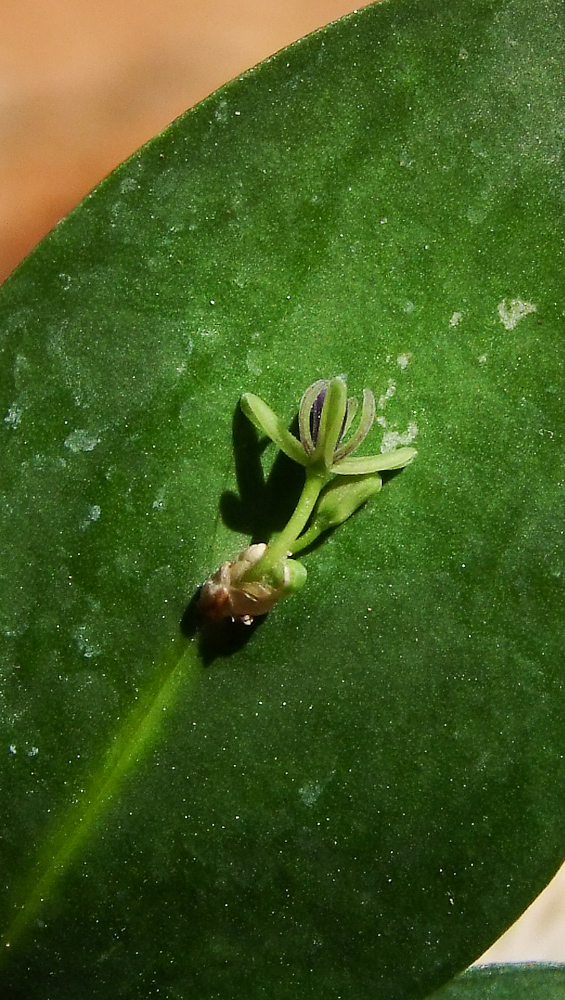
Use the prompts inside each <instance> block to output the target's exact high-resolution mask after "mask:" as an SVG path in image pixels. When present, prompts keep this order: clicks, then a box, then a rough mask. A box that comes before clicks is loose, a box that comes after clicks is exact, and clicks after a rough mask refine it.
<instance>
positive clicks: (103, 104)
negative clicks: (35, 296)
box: [0, 0, 565, 961]
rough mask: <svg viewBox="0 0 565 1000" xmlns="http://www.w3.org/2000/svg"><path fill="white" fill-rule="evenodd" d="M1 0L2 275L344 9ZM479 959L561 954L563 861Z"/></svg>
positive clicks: (255, 2)
mask: <svg viewBox="0 0 565 1000" xmlns="http://www.w3.org/2000/svg"><path fill="white" fill-rule="evenodd" d="M1 3H2V6H1V9H0V281H2V280H3V279H4V278H5V277H6V276H7V275H8V274H9V273H10V271H12V270H13V268H14V267H15V266H16V264H18V263H19V261H20V260H21V259H22V258H23V257H24V256H25V255H26V254H27V253H28V252H29V251H30V250H31V249H32V247H33V246H34V245H35V244H36V243H37V242H38V240H40V239H41V237H42V236H44V235H45V233H46V232H48V230H49V229H51V227H52V226H53V225H54V224H55V223H56V222H57V221H58V220H59V219H60V218H62V216H64V215H66V213H67V212H68V211H69V210H70V209H71V208H72V207H73V206H74V205H76V203H77V202H78V201H79V200H80V199H81V198H82V197H83V196H84V195H85V194H87V193H88V191H90V190H91V188H92V187H94V185H95V184H96V183H97V182H98V181H99V180H101V179H102V178H103V177H104V176H105V175H106V174H107V173H109V171H110V170H112V169H113V168H114V167H115V166H117V164H118V163H120V162H121V161H122V160H123V159H125V158H126V157H127V156H128V155H129V154H130V153H132V152H134V150H136V149H137V148H138V147H139V146H140V145H142V144H143V143H144V142H146V141H147V140H148V139H150V138H151V136H153V135H154V134H155V133H156V132H158V131H160V129H162V128H163V127H164V126H165V125H167V124H168V123H169V122H170V121H171V120H172V119H173V118H175V117H176V116H177V115H179V114H180V113H181V112H182V111H185V110H186V109H187V108H189V107H191V106H192V105H193V104H195V103H197V101H199V100H201V99H202V98H203V97H205V96H206V95H207V94H209V93H211V92H212V91H213V90H215V89H216V88H217V87H219V86H220V85H221V84H223V83H226V82H227V81H228V80H230V79H231V78H232V77H234V76H237V75H238V74H239V73H241V72H243V71H244V70H246V69H248V68H249V67H250V66H253V65H254V64H255V63H257V62H259V61H260V60H261V59H264V58H265V57H266V56H268V55H271V54H272V53H273V52H275V51H277V50H278V49H280V48H282V47H283V46H285V45H288V44H289V43H290V42H292V41H294V40H295V39H296V38H300V37H301V36H302V35H305V34H307V33H308V32H310V31H313V30H314V29H315V28H318V27H321V26H322V25H323V24H326V23H327V22H328V21H331V20H334V19H336V18H338V17H341V16H342V15H343V14H346V13H348V12H349V11H351V10H353V9H354V7H355V4H354V3H352V2H348V0H284V3H280V2H276V0H231V2H230V0H214V2H211V0H200V2H199V3H194V2H191V0H142V2H140V0H118V2H117V3H116V2H115V0H96V3H93V2H92V0H1ZM358 6H362V4H359V5H358ZM486 958H487V959H488V960H489V961H528V960H538V961H540V960H545V961H565V868H564V869H562V870H561V872H560V874H559V876H558V877H557V878H556V880H555V881H554V883H553V884H552V886H550V887H549V889H548V890H546V892H545V893H544V894H543V895H542V897H540V899H539V900H538V902H537V903H536V904H534V906H533V907H532V908H531V909H530V911H528V913H527V914H526V915H525V917H524V918H523V919H522V920H521V921H520V922H519V923H518V924H517V925H516V926H515V927H514V928H513V929H512V930H511V931H510V932H509V933H508V934H507V935H505V937H504V938H502V939H501V941H500V942H499V943H498V944H497V945H495V946H494V948H492V949H491V950H490V952H488V953H487V956H486Z"/></svg>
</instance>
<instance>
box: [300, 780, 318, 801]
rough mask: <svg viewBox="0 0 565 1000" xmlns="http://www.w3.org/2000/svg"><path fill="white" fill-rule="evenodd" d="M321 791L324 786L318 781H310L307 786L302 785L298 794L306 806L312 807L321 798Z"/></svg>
mask: <svg viewBox="0 0 565 1000" xmlns="http://www.w3.org/2000/svg"><path fill="white" fill-rule="evenodd" d="M321 791H322V785H320V783H319V782H318V781H308V782H306V784H305V785H302V788H299V789H298V794H299V795H300V798H301V799H302V801H303V803H304V805H305V806H310V807H312V806H313V805H315V803H316V801H317V799H318V798H319V796H320V792H321Z"/></svg>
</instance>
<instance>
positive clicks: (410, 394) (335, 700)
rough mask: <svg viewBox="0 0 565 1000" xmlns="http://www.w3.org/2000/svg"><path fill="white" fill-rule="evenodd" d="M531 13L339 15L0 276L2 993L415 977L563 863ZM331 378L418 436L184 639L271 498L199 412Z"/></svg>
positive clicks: (553, 4)
mask: <svg viewBox="0 0 565 1000" xmlns="http://www.w3.org/2000/svg"><path fill="white" fill-rule="evenodd" d="M563 16H564V14H563V5H562V4H561V3H560V2H558V0H543V2H541V3H539V4H531V3H526V2H525V0H472V2H469V0H466V2H464V3H463V2H460V0H456V2H454V0H420V2H417V3H416V2H414V0H387V2H385V3H383V4H380V5H377V6H374V7H370V8H366V9H365V10H363V11H361V12H360V13H359V14H354V15H352V16H351V17H349V18H346V19H344V20H343V21H341V22H339V23H337V24H335V25H332V26H330V27H329V28H328V29H327V30H325V31H323V32H321V33H318V34H316V35H314V36H311V37H310V38H308V39H306V40H304V41H302V42H300V43H298V44H297V45H295V46H293V47H291V48H290V49H289V50H287V51H285V52H283V53H280V54H279V55H278V56H276V57H275V58H273V59H272V60H270V61H268V62H267V63H265V64H263V65H262V66H261V67H259V68H258V69H257V70H255V71H253V72H251V73H249V74H247V75H246V76H245V77H243V78H242V79H241V80H238V81H235V82H234V83H233V84H231V85H230V86H228V87H227V88H224V89H223V90H222V91H220V92H218V93H217V94H215V95H213V96H212V97H211V98H210V99H209V100H207V101H205V102H204V103H203V104H201V105H200V106H199V107H198V108H196V109H195V110H194V111H192V112H190V113H189V114H188V115H186V116H185V117H183V118H181V119H179V120H178V121H177V122H176V123H175V124H174V125H173V126H171V128H170V129H169V130H167V131H166V132H165V133H164V134H163V135H162V136H160V137H158V138H157V139H156V140H155V141H154V142H153V143H151V144H150V145H149V146H147V147H145V148H144V149H143V150H142V151H141V152H140V153H139V154H138V155H137V156H135V157H134V158H133V159H131V160H130V161H129V162H128V163H126V164H125V165H124V166H123V167H121V168H120V169H119V170H118V171H117V172H115V173H114V174H113V175H112V176H111V177H110V178H109V179H108V180H107V181H106V182H105V183H104V184H103V185H101V187H100V188H99V189H98V190H97V191H96V192H95V193H94V194H93V195H92V196H91V197H90V198H88V199H87V200H86V201H85V202H84V203H83V204H82V205H81V206H80V207H79V209H78V210H77V211H76V212H74V213H73V214H72V215H71V216H70V217H69V218H68V219H67V220H66V221H65V222H64V223H63V224H61V225H60V226H59V227H58V228H57V230H55V231H54V232H53V234H52V235H51V236H50V237H49V238H48V239H46V240H45V241H44V242H43V243H42V244H41V245H40V247H39V248H38V249H37V251H36V252H35V253H34V254H32V255H31V257H29V258H28V260H27V261H26V262H25V263H24V264H23V265H22V267H21V268H20V269H19V270H18V271H17V272H16V274H15V275H14V276H13V277H12V278H11V279H10V280H9V281H8V282H7V283H6V285H5V286H4V288H3V289H2V294H1V296H0V312H1V318H0V327H1V330H2V341H1V343H2V368H1V376H0V394H1V400H0V403H1V406H2V413H3V414H4V417H5V419H4V422H3V424H2V438H3V441H2V459H1V482H0V490H1V493H2V507H1V512H2V517H1V531H0V544H1V547H2V553H3V558H2V565H1V568H0V588H1V591H0V592H1V612H0V614H1V634H2V637H3V642H2V677H3V679H2V685H1V700H0V707H1V718H2V733H3V743H2V746H3V751H2V754H1V768H2V771H1V774H0V787H1V789H2V827H1V833H0V836H1V840H0V850H1V857H2V880H1V891H2V899H3V902H2V909H1V914H2V921H3V925H4V934H5V938H4V940H5V942H6V943H7V945H9V947H8V946H7V947H6V948H5V952H4V955H3V964H2V970H1V972H0V981H1V982H2V984H3V985H2V994H3V995H5V996H9V997H10V998H11V1000H30V998H33V1000H63V998H65V1000H66V998H68V997H70V996H72V997H75V996H80V997H81V998H84V1000H90V998H107V997H108V998H110V997H112V998H114V997H116V996H120V997H127V998H128V1000H129V998H133V997H140V998H143V1000H145V998H148V997H153V996H155V997H157V996H159V997H163V996H166V997H168V998H175V1000H176V998H183V1000H184V998H188V997H190V998H191V1000H208V998H211V997H218V998H229V1000H232V998H237V997H245V998H246V1000H255V998H259V997H264V996H265V995H268V994H272V995H275V996H276V997H277V1000H287V998H288V1000H291V998H292V1000H295V998H296V997H297V996H300V997H316V998H317V997H324V998H325V1000H337V998H338V997H348V998H350V1000H356V998H359V1000H360V998H366V997H368V996H371V998H373V1000H378V998H383V1000H384V998H386V1000H395V998H400V997H406V998H408V997H414V998H416V997H419V996H423V995H425V994H427V993H429V991H430V990H432V989H434V988H435V987H437V986H439V985H440V984H441V983H442V982H445V981H446V980H447V979H448V978H450V977H451V976H452V975H453V974H455V973H456V972H458V971H460V970H461V969H463V968H464V967H465V966H466V965H467V964H469V962H470V961H472V960H473V959H474V958H476V957H477V955H479V954H480V953H481V952H482V951H483V949H484V948H485V947H486V946H487V945H488V944H489V943H491V941H492V940H493V939H494V938H495V937H496V936H497V935H498V934H499V933H500V932H501V931H502V930H503V929H504V928H505V927H506V926H507V925H508V924H509V923H510V922H511V921H512V920H513V919H514V918H515V917H516V916H517V915H518V913H519V912H520V911H521V910H522V909H523V908H524V907H525V906H526V905H527V903H528V902H529V901H530V900H531V898H532V897H533V896H534V895H535V893H536V892H537V891H538V890H539V889H541V888H542V886H543V884H544V883H545V882H546V881H547V880H548V879H549V877H550V875H551V874H552V873H553V872H554V870H555V869H556V868H557V867H558V864H559V862H560V861H561V860H562V858H563V854H564V853H565V851H564V843H563V829H564V820H565V797H564V796H563V752H564V751H563V745H564V739H563V732H564V727H563V707H564V705H563V702H564V698H563V686H564V685H563V678H564V669H563V657H562V645H563V625H564V618H565V611H564V608H565V602H564V596H565V594H564V580H565V575H564V567H565V534H564V509H565V506H564V504H565V486H564V479H563V432H564V425H565V417H564V413H565V409H564V401H563V385H564V380H563V366H564V344H563V335H564V327H565V320H564V310H565V305H564V294H563V293H564V285H565V281H564V278H563V274H564V266H563V265H564V261H563V226H562V218H563V191H564V185H563V166H562V160H561V156H562V144H563V134H564V124H565V115H564V97H563V65H564V59H565V53H564V51H563V49H564V45H563V37H564V33H563ZM343 372H345V373H346V374H347V376H348V379H349V383H350V388H351V390H352V391H356V392H357V393H359V392H360V391H361V389H362V388H363V387H364V386H365V385H369V386H370V387H371V388H372V389H373V390H374V391H375V394H376V396H377V398H379V397H380V399H379V408H378V414H379V423H378V424H377V425H376V427H375V429H374V430H373V432H372V434H371V435H370V437H369V439H368V441H367V443H366V450H365V453H366V454H369V453H374V452H375V451H378V448H379V441H380V439H381V437H382V438H383V443H384V444H385V446H386V443H387V442H388V443H389V444H391V443H394V442H400V443H409V442H412V441H413V442H414V443H415V444H416V446H417V447H418V448H419V455H418V457H417V459H416V461H415V463H414V465H412V466H411V467H409V468H408V469H406V470H404V471H403V472H401V473H400V474H398V475H395V476H393V477H390V478H389V481H388V482H387V483H386V484H385V486H384V489H383V490H382V492H381V493H380V494H379V495H378V496H377V497H375V498H374V500H371V501H370V502H369V504H368V505H367V506H366V507H365V508H364V509H363V510H362V511H361V512H360V513H358V514H357V515H355V516H354V517H353V518H352V519H351V521H349V522H347V523H346V524H345V525H343V526H342V527H340V528H339V529H338V530H337V531H336V532H335V533H334V534H333V535H332V536H331V537H330V538H329V539H327V540H326V541H325V542H324V544H323V545H322V546H320V547H319V548H317V549H316V550H315V551H313V552H311V553H310V554H308V555H307V556H306V557H305V563H306V565H307V568H308V582H307V585H306V587H305V588H304V589H303V590H302V591H301V592H300V593H299V594H297V595H295V596H294V597H292V598H291V599H289V600H288V601H287V602H286V603H285V604H282V605H281V606H280V607H277V608H276V609H275V610H274V611H273V612H272V613H271V614H270V615H269V616H268V618H267V620H265V621H264V622H263V624H262V625H261V626H260V627H259V628H257V629H256V630H255V631H254V632H253V633H252V634H250V635H249V637H248V638H249V641H248V642H247V643H237V642H232V643H231V645H230V642H227V643H226V644H225V645H224V646H222V643H221V642H220V641H219V640H218V641H216V638H215V637H214V636H212V638H210V637H208V639H207V640H206V642H205V643H204V652H205V653H206V665H204V664H203V662H202V661H201V659H200V657H199V652H198V648H199V643H198V641H197V640H195V639H193V638H190V637H188V638H183V637H182V636H181V635H180V630H179V621H180V620H181V618H182V616H183V614H184V612H185V609H186V607H187V604H188V602H189V601H190V599H191V597H192V595H193V594H194V592H195V588H197V587H198V585H199V584H200V583H201V582H202V580H203V579H204V578H205V577H206V576H207V575H208V574H209V573H211V572H212V571H214V570H215V569H216V567H217V566H218V564H219V563H220V562H221V561H222V560H223V559H225V558H229V557H233V556H234V555H235V554H236V553H237V552H238V550H239V548H240V547H241V546H242V545H245V544H247V542H248V540H249V538H250V537H252V536H253V537H255V538H262V537H265V534H266V532H268V531H270V530H273V528H276V527H280V518H281V517H282V516H283V514H284V511H285V508H287V506H288V504H291V502H292V498H293V496H294V495H295V492H296V489H297V488H298V486H299V477H300V470H299V469H298V467H296V472H297V474H296V476H295V475H294V467H293V466H292V465H291V464H290V463H287V462H286V460H284V461H282V462H277V463H276V465H275V468H274V470H273V474H272V476H271V478H270V479H269V484H268V487H266V488H263V487H262V485H261V479H260V476H259V474H258V471H259V470H258V463H259V457H260V456H259V451H258V448H257V439H256V437H254V432H253V429H252V428H250V425H249V424H248V423H247V422H246V421H245V420H244V418H243V417H242V416H241V415H240V416H238V414H237V410H236V406H237V401H238V398H239V396H240V395H241V393H242V392H244V391H251V392H255V393H257V394H259V395H260V396H262V397H263V398H264V399H266V400H267V401H268V403H269V404H270V405H271V406H272V407H273V408H274V409H275V411H276V412H277V413H278V414H279V415H280V416H281V417H282V418H283V419H284V420H285V421H286V422H287V423H288V424H290V422H291V421H292V419H293V418H294V417H295V416H296V412H297V406H298V401H299V399H300V395H301V393H302V392H303V390H304V389H305V387H306V386H307V385H308V384H309V383H310V382H313V381H314V379H316V378H328V377H331V376H333V375H335V374H338V373H343ZM234 415H235V416H234ZM232 431H233V436H234V440H235V454H234V442H233V441H232ZM363 449H365V445H364V446H363ZM363 449H362V450H363ZM272 459H273V450H272V449H271V450H267V451H265V452H264V454H263V455H262V461H263V462H264V466H265V469H266V470H267V471H268V470H269V469H270V465H271V463H272ZM236 468H237V475H236ZM238 487H239V491H240V493H239V498H238V496H237V495H234V494H237V489H238ZM200 646H202V643H200ZM237 647H239V648H237ZM227 653H231V654H232V655H226V654H227ZM214 654H216V655H214Z"/></svg>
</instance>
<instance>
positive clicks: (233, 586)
mask: <svg viewBox="0 0 565 1000" xmlns="http://www.w3.org/2000/svg"><path fill="white" fill-rule="evenodd" d="M266 550H267V546H266V545H265V543H264V542H261V543H260V544H258V545H250V546H249V547H248V548H246V549H244V550H243V552H240V554H239V556H238V557H237V559H236V560H234V562H224V563H222V565H221V566H220V568H219V569H217V570H216V572H215V573H214V574H213V575H212V576H211V577H209V578H208V579H207V580H206V582H205V583H204V584H203V586H202V590H201V592H200V600H199V602H198V609H199V611H201V612H202V614H205V615H207V616H208V617H209V618H215V619H218V620H219V619H221V618H231V619H232V620H233V621H240V622H243V624H244V625H251V623H252V621H253V619H254V618H255V617H256V616H257V615H266V614H267V612H268V611H270V610H271V608H272V607H274V605H275V604H276V603H277V601H279V600H280V599H281V597H282V596H283V594H284V591H285V589H286V584H287V583H288V580H285V579H283V582H282V584H281V585H280V586H278V587H276V586H272V585H271V584H269V583H266V582H265V581H263V582H259V581H257V582H254V581H252V580H250V581H249V582H245V583H243V582H242V577H243V576H244V574H245V573H247V572H248V571H249V570H250V569H251V567H252V566H254V565H255V563H257V562H258V561H259V559H261V557H262V556H263V555H264V554H265V552H266ZM287 570H288V568H287ZM287 575H289V574H287Z"/></svg>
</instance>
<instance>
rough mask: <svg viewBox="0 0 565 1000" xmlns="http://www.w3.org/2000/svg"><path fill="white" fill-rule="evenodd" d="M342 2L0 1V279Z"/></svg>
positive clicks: (341, 10) (345, 3)
mask: <svg viewBox="0 0 565 1000" xmlns="http://www.w3.org/2000/svg"><path fill="white" fill-rule="evenodd" d="M354 8H355V4H354V3H353V2H350V0H284V3H277V2H275V0H231V2H230V0H213V2H212V0H200V2H199V3H195V2H191V0H141V2H140V0H118V2H117V3H116V2H115V0H96V3H93V2H92V0H1V8H0V281H2V280H3V279H4V278H5V277H6V276H7V275H8V274H9V273H10V271H11V270H12V269H13V268H14V267H15V266H16V264H17V263H18V262H19V261H20V260H21V259H22V258H23V257H24V256H25V255H26V254H27V253H28V252H29V251H30V250H31V249H32V247H33V246H34V245H35V244H36V243H37V242H38V240H40V239H41V237H42V236H44V235H45V233H46V232H48V230H49V229H51V228H52V226H53V225H54V224H55V223H56V222H57V221H58V220H59V219H60V218H62V216H64V215H66V213H67V212H68V211H69V210H70V209H71V208H72V207H73V206H74V205H76V204H77V202H78V201H80V199H81V198H82V197H83V196H84V195H85V194H87V193H88V191H90V190H91V189H92V188H93V187H94V185H95V184H96V183H97V182H98V181H99V180H101V179H102V178H103V177H104V176H105V175H106V174H107V173H109V172H110V170H112V169H113V168H114V167H115V166H117V164H118V163H120V162H121V161H122V160H124V159H125V158H126V157H127V156H128V155H129V154H130V153H133V152H134V150H136V149H137V148H138V147H139V146H141V145H142V144H143V143H144V142H146V141H147V140H148V139H150V138H151V137H152V136H153V135H154V134H155V133H156V132H159V131H160V130H161V129H162V128H164V126H165V125H167V124H168V123H169V122H170V121H172V119H173V118H176V117H177V115H179V114H181V112H182V111H185V110H186V109H187V108H189V107H191V106H192V105H193V104H196V103H197V102H198V101H200V100H201V99H202V98H203V97H206V95H207V94H209V93H211V92H212V91H213V90H216V88H217V87H219V86H220V85H221V84H223V83H226V82H227V81H228V80H231V79H232V77H234V76H237V75H238V74H239V73H242V72H243V71H244V70H246V69H248V68H249V67H250V66H253V65H255V63H257V62H260V61H261V60H262V59H264V58H265V57H266V56H268V55H271V54H272V53H273V52H276V51H277V49H280V48H282V47H283V46H285V45H288V44H289V43H290V42H292V41H294V40H295V39H297V38H300V37H301V36H302V35H305V34H307V33H308V32H310V31H313V30H314V29H315V28H319V27H321V26H322V25H323V24H326V23H327V22H328V21H332V20H335V19H336V18H338V17H341V16H342V15H343V14H346V13H348V12H349V11H351V10H353V9H354Z"/></svg>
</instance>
